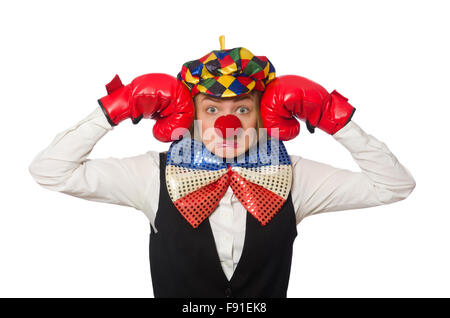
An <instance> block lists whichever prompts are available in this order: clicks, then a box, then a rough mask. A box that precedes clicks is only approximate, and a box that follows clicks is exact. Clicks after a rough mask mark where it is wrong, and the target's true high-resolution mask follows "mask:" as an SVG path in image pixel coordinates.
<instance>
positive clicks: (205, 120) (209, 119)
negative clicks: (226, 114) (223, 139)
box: [196, 114, 215, 134]
mask: <svg viewBox="0 0 450 318" xmlns="http://www.w3.org/2000/svg"><path fill="white" fill-rule="evenodd" d="M196 120H197V125H199V127H200V128H201V131H202V133H203V134H204V133H205V132H206V131H207V130H208V129H211V128H213V127H214V120H215V118H214V116H208V115H204V114H199V115H198V116H197V118H196Z"/></svg>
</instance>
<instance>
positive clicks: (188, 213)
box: [29, 36, 415, 297]
mask: <svg viewBox="0 0 450 318" xmlns="http://www.w3.org/2000/svg"><path fill="white" fill-rule="evenodd" d="M220 43H221V48H220V50H214V51H212V52H210V53H208V54H206V55H204V56H203V57H201V58H200V59H197V60H192V61H189V62H186V63H184V64H183V66H182V68H181V71H180V72H179V74H178V75H177V77H176V78H175V77H173V76H171V75H168V74H161V73H151V74H146V75H143V76H139V77H137V78H135V79H134V80H133V81H132V82H131V83H130V84H128V85H123V84H122V82H121V80H120V79H119V77H118V76H116V77H115V78H114V79H113V80H112V81H111V82H110V83H108V84H107V85H106V89H107V93H108V95H106V96H105V97H102V98H101V99H99V104H100V107H97V108H96V109H95V110H94V111H93V112H92V113H91V114H90V115H89V116H88V117H87V118H85V119H84V120H82V121H80V122H79V123H77V124H76V125H75V126H73V127H71V128H70V129H68V130H65V131H63V132H61V133H60V134H58V135H57V136H56V138H55V139H54V141H53V142H52V143H51V144H50V145H49V146H48V147H47V148H46V149H44V150H43V151H41V152H40V153H39V154H38V155H37V156H36V158H35V159H34V160H33V162H32V163H31V165H30V167H29V170H30V172H31V174H32V176H33V178H34V179H35V180H36V182H37V183H38V184H40V185H42V186H43V187H45V188H48V189H51V190H54V191H59V192H62V193H65V194H69V195H73V196H77V197H80V198H83V199H87V200H92V201H99V202H106V203H112V204H119V205H125V206H129V207H134V208H136V209H138V210H141V211H143V212H144V213H145V215H146V216H147V217H148V219H149V221H150V225H151V230H150V231H151V233H150V269H151V274H152V282H153V290H154V295H155V297H286V293H287V288H288V283H289V276H290V269H291V259H292V246H293V242H294V240H295V238H296V236H297V225H298V224H299V223H300V221H301V220H302V219H304V218H305V217H307V216H310V215H313V214H317V213H323V212H330V211H340V210H348V209H358V208H367V207H373V206H377V205H382V204H389V203H393V202H396V201H399V200H403V199H405V198H406V197H407V196H408V195H409V194H410V193H411V191H412V190H413V189H414V187H415V181H414V178H413V177H412V175H411V174H410V172H409V171H408V170H407V169H406V168H405V167H404V166H403V165H402V164H400V162H399V161H398V160H397V158H396V157H395V156H394V155H393V154H392V152H391V151H390V150H389V149H388V148H387V146H386V145H385V144H384V143H382V142H380V141H379V140H377V139H376V138H375V137H373V136H371V135H369V134H366V133H365V132H364V131H363V130H362V129H361V127H359V126H358V125H357V124H356V123H355V122H354V121H353V120H352V116H353V115H354V113H355V108H354V107H353V106H352V105H351V104H349V103H348V100H347V98H345V97H343V96H342V95H341V94H339V93H338V92H337V91H332V92H331V93H328V92H327V91H326V90H325V89H324V88H323V87H322V86H320V85H319V84H317V83H315V82H313V81H311V80H309V79H306V78H304V77H301V76H297V75H285V76H280V77H277V76H276V75H275V67H274V66H273V64H272V63H271V62H270V61H269V59H268V58H267V57H265V56H255V55H254V54H253V53H251V52H250V51H249V50H247V49H246V48H243V47H236V48H233V49H225V47H224V38H223V36H222V37H221V38H220ZM128 118H130V119H131V120H132V121H133V123H135V124H137V123H138V122H139V121H140V120H141V119H142V118H152V119H155V120H156V122H155V125H154V127H153V134H154V136H155V138H156V139H158V140H160V141H162V142H171V145H170V147H169V150H168V151H166V152H162V153H158V152H154V151H148V152H147V153H145V154H142V155H139V156H134V157H129V158H121V159H118V158H107V159H87V157H88V155H89V153H90V152H91V151H92V149H93V147H94V146H95V144H96V143H97V142H98V141H99V140H100V139H101V138H102V137H103V136H104V135H105V134H106V133H107V132H109V131H111V130H112V129H114V127H115V126H117V125H118V124H119V123H120V122H122V121H123V120H125V119H128ZM298 119H299V120H301V121H304V122H305V124H306V126H307V128H308V130H309V131H310V132H311V133H313V132H314V130H315V129H316V128H319V129H320V130H322V131H324V132H325V133H327V134H329V135H331V136H332V137H333V138H334V139H335V140H336V141H338V142H339V143H341V144H342V145H343V146H344V147H345V148H346V149H347V150H348V151H349V152H350V153H351V155H352V157H353V159H354V160H355V162H356V163H357V164H358V165H359V167H360V168H361V171H360V172H353V171H349V170H346V169H339V168H335V167H333V166H330V165H327V164H324V163H320V162H316V161H313V160H308V159H306V158H302V157H300V156H295V155H289V154H288V152H287V150H286V148H285V146H284V144H283V141H287V140H290V139H293V138H295V137H296V136H297V135H298V134H299V131H300V125H299V122H298ZM262 128H264V129H262Z"/></svg>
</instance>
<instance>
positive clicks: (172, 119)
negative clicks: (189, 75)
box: [29, 73, 194, 221]
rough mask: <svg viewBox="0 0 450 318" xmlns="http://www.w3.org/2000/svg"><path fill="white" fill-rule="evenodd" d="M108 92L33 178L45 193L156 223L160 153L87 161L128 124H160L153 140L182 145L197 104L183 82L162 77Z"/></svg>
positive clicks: (57, 142) (40, 158)
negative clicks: (139, 213) (132, 212)
mask: <svg viewBox="0 0 450 318" xmlns="http://www.w3.org/2000/svg"><path fill="white" fill-rule="evenodd" d="M106 88H107V91H108V95H107V96H105V97H103V98H101V99H100V100H99V104H100V107H99V108H97V109H96V110H95V111H93V112H92V113H91V114H90V115H89V116H88V117H87V118H85V119H84V120H82V121H80V122H79V123H77V124H76V125H75V126H73V127H71V128H70V129H67V130H65V131H63V132H61V133H60V134H58V135H57V136H56V138H55V139H54V140H53V142H52V143H51V144H50V145H49V146H48V147H47V148H46V149H44V150H43V151H41V152H40V153H39V154H38V155H37V156H36V157H35V158H34V160H33V162H32V163H31V164H30V166H29V170H30V173H31V175H32V176H33V178H34V179H35V180H36V182H37V183H38V184H40V185H42V186H43V187H45V188H48V189H51V190H54V191H59V192H62V193H66V194H69V195H73V196H77V197H80V198H84V199H88V200H92V201H99V202H106V203H112V204H119V205H124V206H130V207H134V208H136V209H139V210H143V211H144V213H146V215H147V216H148V217H149V219H150V221H152V219H154V213H152V212H155V211H156V208H157V206H155V204H154V203H155V202H157V201H158V200H157V199H158V195H159V191H157V190H158V189H159V156H158V153H155V152H151V151H150V152H147V153H146V154H143V155H140V156H135V157H130V158H121V159H117V158H107V159H94V160H91V159H88V158H87V157H88V155H89V154H90V153H91V151H92V149H93V147H94V145H95V144H96V143H97V142H98V140H99V139H100V138H102V137H103V136H104V135H105V134H106V133H107V132H108V131H110V130H111V129H113V127H114V126H116V125H118V124H119V123H120V122H121V121H123V120H125V119H127V118H130V119H132V121H133V123H138V122H139V120H140V119H141V118H154V119H156V120H157V121H156V123H155V125H154V127H153V134H154V136H155V137H156V138H157V139H158V140H160V141H171V140H175V139H178V138H179V137H180V136H181V135H182V132H183V131H184V130H187V128H188V127H189V126H190V125H191V122H192V120H193V116H194V106H193V101H192V98H191V96H190V94H189V91H188V90H187V88H186V87H185V86H184V85H183V84H182V83H181V82H180V81H178V80H177V79H176V78H174V77H172V76H170V75H167V74H162V73H153V74H146V75H142V76H139V77H137V78H135V79H134V80H133V81H132V82H131V83H130V84H128V85H126V86H124V85H123V84H122V82H121V81H120V79H119V77H118V76H116V77H115V78H114V79H113V80H112V81H111V82H110V83H108V84H107V85H106ZM183 129H184V130H183ZM147 189H151V190H152V191H151V195H153V196H154V198H153V199H152V198H148V196H147V194H148V191H147ZM154 190H155V191H154ZM152 207H153V208H152ZM151 210H153V211H151Z"/></svg>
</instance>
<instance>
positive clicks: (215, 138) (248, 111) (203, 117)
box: [194, 93, 259, 158]
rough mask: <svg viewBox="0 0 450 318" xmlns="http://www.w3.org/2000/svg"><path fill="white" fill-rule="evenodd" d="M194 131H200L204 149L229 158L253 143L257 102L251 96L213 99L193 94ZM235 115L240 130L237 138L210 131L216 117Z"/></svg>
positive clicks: (256, 118) (213, 130)
mask: <svg viewBox="0 0 450 318" xmlns="http://www.w3.org/2000/svg"><path fill="white" fill-rule="evenodd" d="M194 103H195V114H196V122H195V124H196V129H197V131H198V132H201V140H202V142H203V144H204V145H205V147H206V148H207V149H208V150H209V151H211V152H212V153H214V154H215V155H217V156H219V157H223V158H233V157H236V156H239V155H240V154H242V153H244V152H246V151H247V150H248V149H249V147H250V146H252V145H253V144H254V142H255V141H256V140H257V134H256V126H257V121H258V112H259V107H258V100H257V97H256V95H255V94H246V95H242V96H238V97H231V98H230V97H228V98H215V97H211V96H208V95H206V94H203V93H200V94H197V95H196V96H195V98H194ZM225 115H235V116H236V117H238V118H239V120H240V122H241V125H242V131H241V133H239V134H238V135H237V136H233V137H229V138H227V137H226V136H224V137H222V136H221V134H220V133H218V132H217V131H216V130H215V129H214V123H215V121H216V119H217V118H219V117H220V116H225Z"/></svg>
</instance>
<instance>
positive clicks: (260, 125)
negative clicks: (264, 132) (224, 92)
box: [189, 90, 264, 138]
mask: <svg viewBox="0 0 450 318" xmlns="http://www.w3.org/2000/svg"><path fill="white" fill-rule="evenodd" d="M200 94H202V93H199V94H197V95H195V96H194V98H193V100H194V105H195V106H196V98H197V97H198V96H199V95H200ZM248 94H249V96H251V97H252V99H254V101H255V103H256V111H257V119H256V134H257V136H258V138H259V129H260V128H263V127H264V126H263V121H262V117H261V109H260V107H261V105H260V103H261V97H262V94H263V92H261V91H257V90H253V91H251V92H250V93H248ZM226 98H229V99H233V98H236V97H226ZM194 114H195V107H194ZM194 118H197V115H195V117H194ZM189 133H190V134H191V136H194V123H192V125H191V127H190V128H189Z"/></svg>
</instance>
